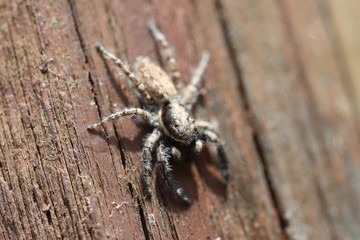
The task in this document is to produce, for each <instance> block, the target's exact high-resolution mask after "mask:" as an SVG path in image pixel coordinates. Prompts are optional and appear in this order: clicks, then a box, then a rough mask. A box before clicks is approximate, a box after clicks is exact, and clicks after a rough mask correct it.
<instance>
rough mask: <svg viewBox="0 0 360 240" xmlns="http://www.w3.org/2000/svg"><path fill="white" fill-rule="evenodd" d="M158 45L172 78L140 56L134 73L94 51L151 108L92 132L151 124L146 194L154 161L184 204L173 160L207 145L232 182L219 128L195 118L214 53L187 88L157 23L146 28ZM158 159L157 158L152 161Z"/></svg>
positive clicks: (144, 158) (144, 151) (127, 113)
mask: <svg viewBox="0 0 360 240" xmlns="http://www.w3.org/2000/svg"><path fill="white" fill-rule="evenodd" d="M148 27H149V29H150V32H151V34H152V36H153V38H154V39H155V41H156V42H157V43H158V44H159V45H160V47H161V48H162V49H163V52H164V55H165V57H166V60H167V64H168V67H169V69H170V74H169V75H168V74H167V73H166V72H165V71H164V70H163V69H161V68H160V67H158V66H157V65H156V64H154V63H153V62H151V61H150V60H149V59H148V58H147V57H138V58H137V59H136V62H135V64H134V68H135V69H134V70H135V72H132V71H131V70H130V68H129V66H128V65H127V64H125V63H124V62H123V61H122V60H120V59H119V58H117V57H116V56H115V55H114V54H112V53H110V52H109V51H108V50H106V49H105V48H104V47H103V45H101V44H100V43H97V44H96V48H97V50H98V51H99V53H100V54H101V56H102V57H103V58H109V59H111V60H112V61H114V62H115V64H116V65H117V66H118V67H119V68H120V69H121V70H122V72H123V73H124V74H125V75H126V76H127V78H128V79H129V80H130V83H131V82H132V83H133V84H134V85H135V87H136V90H137V92H138V93H139V94H140V97H141V98H142V100H143V103H144V104H145V106H146V107H147V109H149V110H146V109H142V108H133V107H130V108H124V109H122V110H120V111H118V112H115V113H113V114H111V115H110V116H108V117H105V118H103V119H102V121H101V122H99V123H95V124H92V125H89V126H88V127H87V129H88V130H92V129H94V128H96V127H98V126H100V125H102V124H103V123H105V122H107V121H110V120H115V119H117V118H119V117H123V116H136V117H139V118H141V119H142V120H145V121H146V122H147V123H149V124H150V125H151V126H152V127H153V128H154V130H153V131H152V132H151V133H150V134H149V135H148V136H147V138H146V140H145V143H144V146H143V149H142V156H141V160H142V182H143V187H144V190H145V195H146V196H147V197H149V198H150V197H151V195H152V192H151V187H150V186H151V184H152V171H153V162H155V160H156V163H157V165H158V170H159V171H160V173H161V175H162V177H163V178H164V181H165V183H166V185H167V187H168V189H169V190H170V192H171V193H172V194H173V195H174V196H175V197H177V198H179V199H181V200H182V201H184V202H186V203H191V199H190V198H189V197H188V196H187V195H186V194H185V193H184V191H183V189H182V188H181V187H179V185H178V183H177V182H176V181H175V180H174V176H173V173H172V168H171V164H170V160H175V161H183V159H184V156H185V155H187V154H188V153H189V152H191V153H195V154H198V153H200V151H201V150H202V148H203V146H204V143H205V142H212V143H214V144H215V146H216V151H217V155H218V165H219V168H220V170H221V173H222V175H223V177H224V179H225V181H226V183H227V182H228V180H229V172H228V160H227V156H226V153H225V150H224V143H223V141H222V140H221V139H220V138H219V135H218V133H217V132H216V130H215V127H214V126H213V125H212V124H211V123H210V122H207V121H202V120H198V121H195V119H194V117H193V116H192V114H191V110H192V107H193V106H194V104H195V102H196V100H197V98H198V96H199V93H200V88H201V84H202V81H203V75H204V72H205V69H206V67H207V65H208V62H209V60H210V54H209V53H208V52H204V53H203V54H202V58H201V60H200V64H199V66H198V67H197V69H196V71H195V72H194V74H193V76H192V78H191V81H190V83H189V84H188V85H187V86H185V87H183V84H182V83H181V82H180V78H181V74H180V72H179V70H178V68H177V62H176V59H175V58H174V56H173V53H172V51H171V49H170V46H169V42H168V41H167V39H166V37H165V35H164V34H163V33H162V32H161V31H160V30H159V29H158V27H157V26H156V24H155V23H154V22H150V23H149V24H148ZM155 156H156V159H153V157H155Z"/></svg>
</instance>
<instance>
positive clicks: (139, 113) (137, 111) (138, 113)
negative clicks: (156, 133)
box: [87, 108, 152, 130]
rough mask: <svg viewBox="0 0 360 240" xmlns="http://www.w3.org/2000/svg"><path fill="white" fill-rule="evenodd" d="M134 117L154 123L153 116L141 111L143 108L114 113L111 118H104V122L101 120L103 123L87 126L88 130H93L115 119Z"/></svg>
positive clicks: (126, 109)
mask: <svg viewBox="0 0 360 240" xmlns="http://www.w3.org/2000/svg"><path fill="white" fill-rule="evenodd" d="M132 115H135V116H139V117H141V118H142V119H144V120H146V121H148V122H150V123H151V122H152V115H151V113H150V112H148V111H146V110H144V109H141V108H125V109H123V110H121V111H119V112H116V113H113V114H111V115H110V116H107V117H105V118H103V120H101V122H98V123H95V124H91V125H89V126H87V129H88V130H92V129H94V128H96V127H98V126H100V125H102V124H104V123H105V122H107V121H110V120H115V119H117V118H119V117H123V116H132Z"/></svg>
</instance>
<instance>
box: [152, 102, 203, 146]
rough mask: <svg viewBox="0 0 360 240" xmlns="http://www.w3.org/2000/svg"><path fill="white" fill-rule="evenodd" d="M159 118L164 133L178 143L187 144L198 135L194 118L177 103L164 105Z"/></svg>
mask: <svg viewBox="0 0 360 240" xmlns="http://www.w3.org/2000/svg"><path fill="white" fill-rule="evenodd" d="M159 118H160V119H159V120H160V124H161V126H162V128H163V130H164V132H165V133H166V134H167V135H168V136H169V137H171V138H172V139H174V140H176V141H178V142H183V143H188V144H189V143H190V142H192V141H193V140H194V139H195V138H196V136H197V135H198V131H197V128H196V126H195V120H194V118H193V117H192V116H191V115H190V114H189V112H188V111H186V109H185V108H184V106H182V105H181V104H179V103H168V104H165V105H164V106H163V107H162V109H161V111H160V115H159Z"/></svg>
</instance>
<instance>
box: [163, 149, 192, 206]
mask: <svg viewBox="0 0 360 240" xmlns="http://www.w3.org/2000/svg"><path fill="white" fill-rule="evenodd" d="M168 150H169V149H168V148H165V147H164V145H163V144H159V146H158V148H157V159H158V164H159V168H160V171H161V174H162V175H163V179H164V180H165V183H166V185H167V186H168V188H169V190H170V191H171V192H172V193H173V194H174V195H175V196H177V197H179V198H180V199H181V200H182V201H184V202H186V203H189V204H190V203H191V199H190V198H189V197H187V196H186V195H185V194H184V191H183V189H182V188H181V187H179V186H178V184H177V183H176V181H175V179H174V176H173V173H172V169H171V166H170V163H169V158H170V156H169V154H168Z"/></svg>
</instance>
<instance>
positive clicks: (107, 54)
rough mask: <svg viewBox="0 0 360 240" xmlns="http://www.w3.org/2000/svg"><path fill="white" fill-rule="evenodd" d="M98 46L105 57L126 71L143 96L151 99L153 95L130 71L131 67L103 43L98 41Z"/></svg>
mask: <svg viewBox="0 0 360 240" xmlns="http://www.w3.org/2000/svg"><path fill="white" fill-rule="evenodd" d="M96 48H97V50H98V51H99V52H100V54H101V56H102V57H104V58H110V59H111V60H113V61H114V62H115V64H116V65H118V66H119V68H120V69H121V70H122V71H123V72H124V73H125V75H126V76H127V77H128V78H129V79H130V80H131V81H132V82H133V83H134V84H135V86H136V88H137V90H138V91H139V93H140V94H141V96H142V97H143V98H144V99H145V100H146V101H148V102H150V101H151V96H150V94H149V92H148V91H147V90H146V88H145V85H144V84H143V83H142V82H141V81H140V80H139V79H138V78H137V77H136V75H135V74H134V73H133V72H131V71H130V68H129V66H128V65H127V64H125V63H124V62H123V61H122V60H121V59H119V58H117V57H116V56H115V55H114V54H112V53H111V52H109V51H108V50H106V49H105V48H104V46H103V45H102V44H101V43H96Z"/></svg>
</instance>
